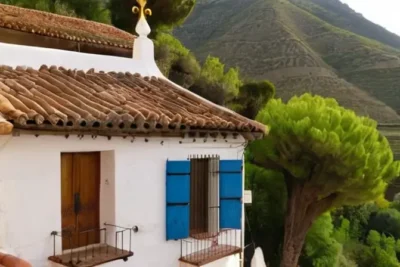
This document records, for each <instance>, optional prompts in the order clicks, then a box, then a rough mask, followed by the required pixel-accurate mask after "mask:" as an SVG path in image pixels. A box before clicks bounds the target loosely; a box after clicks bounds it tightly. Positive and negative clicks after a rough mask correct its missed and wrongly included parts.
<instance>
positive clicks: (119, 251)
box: [49, 223, 138, 267]
mask: <svg viewBox="0 0 400 267" xmlns="http://www.w3.org/2000/svg"><path fill="white" fill-rule="evenodd" d="M107 228H112V229H113V231H112V233H113V234H114V239H108V236H107V235H108V234H109V232H110V231H107V230H108V229H107ZM73 230H74V229H71V228H66V229H63V230H62V231H61V232H57V231H53V232H51V235H52V236H53V255H52V256H50V257H49V260H51V261H53V262H56V263H59V264H62V265H64V266H70V267H78V266H79V267H91V266H97V265H99V264H102V263H106V262H110V261H114V260H120V259H122V260H124V261H127V260H128V258H129V257H131V256H133V252H132V235H133V233H136V232H138V227H137V226H134V227H132V228H127V227H122V226H118V225H114V224H108V223H104V227H103V228H96V229H89V230H84V231H79V232H77V233H74V231H73ZM97 235H98V236H99V239H100V240H99V242H98V243H95V244H93V242H91V241H90V240H91V238H93V237H95V238H94V239H96V236H97ZM126 235H128V238H129V244H128V246H127V249H124V243H125V241H126V239H125V238H126ZM57 238H60V239H61V242H62V243H64V242H65V244H66V245H67V246H68V249H66V250H62V251H61V254H58V255H57V251H56V239H57ZM92 240H93V239H92ZM110 240H115V243H114V244H110V242H109V241H110Z"/></svg>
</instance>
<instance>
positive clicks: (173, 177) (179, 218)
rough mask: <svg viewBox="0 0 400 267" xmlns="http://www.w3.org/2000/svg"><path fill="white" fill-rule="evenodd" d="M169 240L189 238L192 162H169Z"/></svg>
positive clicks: (167, 183) (167, 186)
mask: <svg viewBox="0 0 400 267" xmlns="http://www.w3.org/2000/svg"><path fill="white" fill-rule="evenodd" d="M166 179H167V181H166V204H167V211H166V232H167V240H173V239H174V240H176V239H182V238H187V237H189V202H190V161H189V160H185V161H167V177H166Z"/></svg>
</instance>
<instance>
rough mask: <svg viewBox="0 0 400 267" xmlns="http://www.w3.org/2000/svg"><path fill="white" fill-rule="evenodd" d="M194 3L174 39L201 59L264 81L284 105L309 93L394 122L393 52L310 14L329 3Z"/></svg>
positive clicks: (399, 100)
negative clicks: (212, 58)
mask: <svg viewBox="0 0 400 267" xmlns="http://www.w3.org/2000/svg"><path fill="white" fill-rule="evenodd" d="M198 1H199V2H198V4H197V6H196V8H195V10H194V11H193V13H192V14H191V16H190V17H189V19H188V20H187V22H186V23H185V25H184V26H183V27H181V28H180V29H178V30H177V31H176V32H175V35H176V36H177V37H178V38H179V39H180V40H181V41H182V42H183V43H184V44H185V45H186V46H188V47H189V48H190V49H191V50H193V51H194V52H195V54H196V55H197V56H199V57H200V58H201V59H204V58H205V57H206V56H207V55H209V54H212V55H215V56H218V57H220V58H221V59H222V60H223V61H224V62H225V63H226V64H227V65H228V66H238V67H239V68H240V69H241V72H242V73H243V74H244V75H246V76H249V77H252V78H256V79H263V78H267V79H270V80H271V81H273V82H274V83H275V85H276V86H277V94H278V96H280V97H282V98H284V99H288V98H290V97H291V96H293V95H295V94H301V93H303V92H313V93H316V94H320V95H323V96H329V97H335V98H336V99H337V100H338V101H339V102H340V103H341V104H342V105H344V106H347V107H349V108H353V109H354V110H355V111H356V112H358V113H359V114H365V115H369V116H371V117H373V118H375V119H377V120H378V121H379V122H386V123H388V122H390V123H399V122H400V117H399V115H398V114H397V113H396V111H395V110H398V111H400V75H398V74H399V71H400V58H399V56H400V50H397V49H396V48H394V47H391V46H389V45H385V44H383V43H380V42H378V41H376V40H372V39H368V38H366V37H362V36H360V35H357V34H355V33H352V32H350V31H347V30H346V29H343V28H339V27H336V26H334V25H332V24H330V23H328V22H327V21H325V20H322V19H321V18H319V17H318V16H316V15H315V14H312V13H311V11H312V9H310V8H309V6H312V7H315V6H317V5H318V2H322V1H331V0H203V1H202V0H198ZM306 4H307V5H306ZM320 6H321V8H326V7H323V6H322V5H320ZM364 20H365V19H364ZM338 21H340V20H338ZM387 34H388V35H385V34H383V36H391V37H393V36H392V35H391V34H390V33H389V32H388V33H387ZM388 38H389V37H388ZM389 39H390V38H389ZM392 39H393V40H396V38H394V37H393V38H392ZM392 39H391V40H392ZM393 40H392V41H393ZM393 42H394V41H393ZM389 106H390V107H389Z"/></svg>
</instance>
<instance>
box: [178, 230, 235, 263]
mask: <svg viewBox="0 0 400 267" xmlns="http://www.w3.org/2000/svg"><path fill="white" fill-rule="evenodd" d="M241 239H242V236H241V231H240V230H223V231H221V232H219V233H216V234H214V235H212V234H209V233H207V234H204V235H196V236H193V237H192V238H188V239H184V240H181V257H180V259H179V260H180V261H181V262H184V263H188V264H190V265H194V266H203V265H205V264H208V263H210V262H214V261H217V260H219V259H222V258H224V257H228V256H231V255H234V254H237V253H241V252H242V248H241Z"/></svg>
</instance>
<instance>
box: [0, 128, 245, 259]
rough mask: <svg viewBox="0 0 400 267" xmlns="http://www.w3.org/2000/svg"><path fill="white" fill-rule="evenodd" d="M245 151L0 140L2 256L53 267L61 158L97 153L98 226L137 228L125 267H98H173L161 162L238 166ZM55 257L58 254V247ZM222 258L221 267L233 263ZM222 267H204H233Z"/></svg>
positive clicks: (166, 141) (200, 144) (156, 143)
mask: <svg viewBox="0 0 400 267" xmlns="http://www.w3.org/2000/svg"><path fill="white" fill-rule="evenodd" d="M162 141H163V142H162ZM180 141H181V142H182V143H181V144H180ZM243 144H244V140H243V139H242V138H238V139H229V140H217V141H216V142H214V141H213V140H208V141H207V142H204V141H203V140H202V139H201V140H199V139H198V140H196V142H193V139H192V138H184V139H182V138H149V139H148V142H145V139H144V138H136V139H135V140H133V139H130V138H126V139H123V138H112V139H111V140H108V139H107V138H105V137H98V138H96V139H93V138H92V137H90V136H85V137H84V138H82V139H80V138H78V137H77V136H70V137H69V138H68V139H66V138H65V137H64V136H38V137H35V136H33V135H21V136H15V137H14V136H3V137H0V248H2V249H4V250H6V251H7V252H9V253H13V254H14V255H15V256H18V257H21V258H23V259H25V260H27V261H29V262H31V263H32V264H33V266H34V267H43V266H55V265H51V264H50V263H49V262H48V261H47V258H48V256H51V255H52V253H53V239H52V237H51V235H50V233H51V232H52V231H60V230H61V188H60V187H61V177H60V169H61V165H60V164H61V162H60V154H61V152H84V151H101V152H102V153H101V186H100V188H101V189H100V191H101V201H100V205H101V211H100V219H101V221H100V223H101V224H103V223H104V222H109V223H110V222H111V223H115V224H117V225H120V226H124V227H132V226H135V225H137V226H138V227H139V232H138V233H137V234H135V235H134V236H133V238H132V250H133V251H134V253H135V255H134V256H133V257H131V258H130V259H129V261H127V262H123V261H116V262H111V263H108V264H105V265H102V266H107V267H108V266H110V267H111V266H112V267H119V266H124V267H128V266H146V267H153V266H154V267H156V266H157V267H160V266H162V267H175V266H179V262H178V258H179V257H180V241H168V242H167V241H166V240H165V236H166V234H165V166H166V160H167V159H170V160H184V159H187V157H188V155H190V154H207V155H208V154H218V155H220V156H221V159H241V158H242V156H243ZM127 239H128V238H126V239H125V247H128V240H127ZM56 249H57V253H58V254H59V253H61V242H60V240H58V241H57V243H56ZM235 257H237V256H235ZM235 257H233V258H235ZM228 258H232V257H228ZM228 258H226V259H223V261H222V262H225V261H226V262H231V260H229V259H228ZM227 264H228V263H227ZM227 264H225V263H222V265H207V267H213V266H219V267H221V266H222V267H223V266H233V267H236V266H238V265H227ZM229 264H231V263H229Z"/></svg>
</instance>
